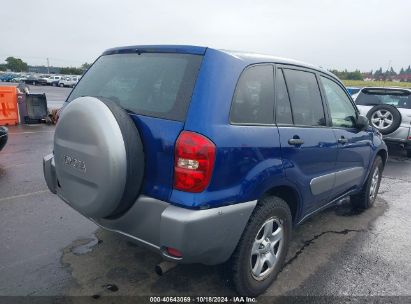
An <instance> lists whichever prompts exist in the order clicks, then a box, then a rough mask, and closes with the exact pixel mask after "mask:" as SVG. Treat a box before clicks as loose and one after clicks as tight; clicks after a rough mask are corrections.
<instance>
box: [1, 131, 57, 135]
mask: <svg viewBox="0 0 411 304" xmlns="http://www.w3.org/2000/svg"><path fill="white" fill-rule="evenodd" d="M34 133H54V131H27V132H13V133H9V135H19V134H34Z"/></svg>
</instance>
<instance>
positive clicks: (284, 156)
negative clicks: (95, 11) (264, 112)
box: [104, 46, 386, 222]
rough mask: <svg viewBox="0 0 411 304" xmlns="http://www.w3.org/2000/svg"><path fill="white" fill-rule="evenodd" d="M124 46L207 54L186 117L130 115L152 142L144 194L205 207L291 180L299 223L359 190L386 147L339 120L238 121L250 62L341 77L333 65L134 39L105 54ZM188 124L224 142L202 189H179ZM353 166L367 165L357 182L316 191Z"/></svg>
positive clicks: (237, 200) (248, 198)
mask: <svg viewBox="0 0 411 304" xmlns="http://www.w3.org/2000/svg"><path fill="white" fill-rule="evenodd" d="M137 50H138V51H137ZM123 52H124V53H127V52H174V53H183V54H196V55H201V56H203V60H202V64H201V67H200V71H199V73H198V77H197V81H196V84H195V87H194V90H193V94H192V98H191V102H190V105H189V108H188V112H187V116H186V119H185V121H184V122H180V121H172V120H166V119H159V118H153V117H147V116H143V115H136V114H130V115H131V117H132V118H133V120H134V122H135V123H136V125H137V127H138V129H139V131H140V134H141V137H142V141H143V144H144V149H145V155H146V170H145V178H144V186H143V194H144V195H147V196H150V197H153V198H157V199H160V200H163V201H167V202H169V203H171V204H174V205H177V206H182V207H185V208H192V209H204V208H213V207H218V206H224V205H230V204H237V203H242V202H247V201H252V200H256V199H259V198H261V197H262V196H263V195H264V193H266V192H267V191H269V190H270V189H272V188H274V187H279V186H282V187H288V188H290V189H292V190H293V191H294V192H295V193H296V195H297V198H298V213H297V215H296V216H297V218H295V219H294V221H295V222H298V221H299V219H302V218H304V216H306V215H307V214H311V213H313V212H314V211H315V210H317V209H320V208H322V207H323V206H325V205H326V204H327V203H328V202H329V201H330V200H332V199H334V198H335V197H337V196H338V195H341V194H343V193H344V192H346V191H349V190H350V191H352V190H353V189H354V190H359V189H360V188H361V186H362V185H363V183H364V181H365V179H366V177H367V176H368V172H369V168H370V165H371V164H372V160H373V159H374V158H375V156H376V153H377V152H378V151H379V150H381V149H383V150H386V147H385V144H384V143H383V142H382V141H381V140H379V139H376V137H377V136H376V134H375V132H374V131H373V130H372V129H368V130H366V131H361V132H357V131H355V130H351V131H350V130H338V129H333V128H332V127H321V128H298V127H277V126H276V125H275V124H274V122H273V124H270V125H254V126H246V125H235V124H231V123H230V120H229V113H230V107H231V101H232V98H233V94H234V91H235V87H236V84H237V82H238V79H239V77H240V75H241V73H242V71H243V70H244V69H245V68H246V67H247V66H249V65H252V64H259V63H269V64H273V66H274V65H275V64H281V65H293V66H302V67H304V68H305V69H307V68H308V69H312V70H313V71H314V72H315V73H322V74H327V75H329V76H330V77H333V79H335V80H336V81H338V79H336V78H335V76H334V75H332V74H330V73H329V72H327V71H323V70H321V69H318V68H314V67H312V66H309V65H307V64H302V63H299V62H296V61H291V60H285V59H279V58H275V57H271V56H264V55H255V54H246V53H234V52H228V51H220V50H215V49H211V48H205V47H195V46H131V47H123V48H115V49H110V50H108V51H106V52H105V53H104V54H115V53H123ZM183 130H187V131H193V132H196V133H199V134H202V135H204V136H206V137H208V138H209V139H210V140H211V141H212V142H214V144H215V145H216V159H215V166H214V171H213V174H212V178H211V182H210V184H209V186H208V187H207V188H206V190H205V191H203V192H201V193H188V192H183V191H178V190H175V189H173V166H174V148H175V147H174V146H175V142H176V139H177V137H178V136H179V134H180V133H181V132H182V131H183ZM297 134H298V135H299V136H302V137H304V141H305V142H304V144H303V145H302V146H301V147H296V146H290V145H289V144H288V139H290V138H292V137H293V136H294V135H297ZM341 135H344V136H345V137H346V138H348V139H349V143H348V144H347V145H345V146H344V147H342V146H341V145H339V144H338V143H337V138H339V137H340V136H341ZM351 167H362V168H363V169H364V174H363V175H362V176H361V178H359V179H358V180H356V181H354V184H349V185H344V186H342V187H340V188H337V189H331V190H329V191H325V192H323V193H321V194H319V195H313V194H312V191H311V189H310V181H311V180H312V179H313V178H316V177H320V176H323V175H326V174H332V173H333V172H335V171H338V170H345V169H349V168H351Z"/></svg>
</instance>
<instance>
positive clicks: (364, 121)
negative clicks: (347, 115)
mask: <svg viewBox="0 0 411 304" xmlns="http://www.w3.org/2000/svg"><path fill="white" fill-rule="evenodd" d="M369 125H370V123H369V121H368V118H367V117H365V116H362V115H358V118H357V121H356V127H357V129H358V130H361V131H362V130H365V129H367V128H368V126H369Z"/></svg>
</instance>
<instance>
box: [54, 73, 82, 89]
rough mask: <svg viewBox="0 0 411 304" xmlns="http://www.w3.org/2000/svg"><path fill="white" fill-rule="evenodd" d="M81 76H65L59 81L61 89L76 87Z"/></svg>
mask: <svg viewBox="0 0 411 304" xmlns="http://www.w3.org/2000/svg"><path fill="white" fill-rule="evenodd" d="M80 78H81V76H65V77H62V78H61V79H60V80H59V83H58V85H59V87H74V86H75V85H76V84H77V82H78V81H79V80H80Z"/></svg>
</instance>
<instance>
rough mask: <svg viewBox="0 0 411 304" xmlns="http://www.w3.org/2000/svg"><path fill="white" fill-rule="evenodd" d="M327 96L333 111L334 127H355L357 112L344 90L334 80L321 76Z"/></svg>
mask: <svg viewBox="0 0 411 304" xmlns="http://www.w3.org/2000/svg"><path fill="white" fill-rule="evenodd" d="M321 82H322V84H323V87H324V91H325V97H326V98H327V102H328V105H329V107H330V112H331V120H332V125H333V126H334V127H342V128H353V127H355V118H356V116H357V112H356V111H355V108H354V106H353V105H352V103H351V101H350V99H349V98H348V96H347V94H345V92H344V90H343V89H342V88H341V87H340V86H339V85H338V84H337V83H335V82H334V81H332V80H331V79H328V78H326V77H323V76H321Z"/></svg>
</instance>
